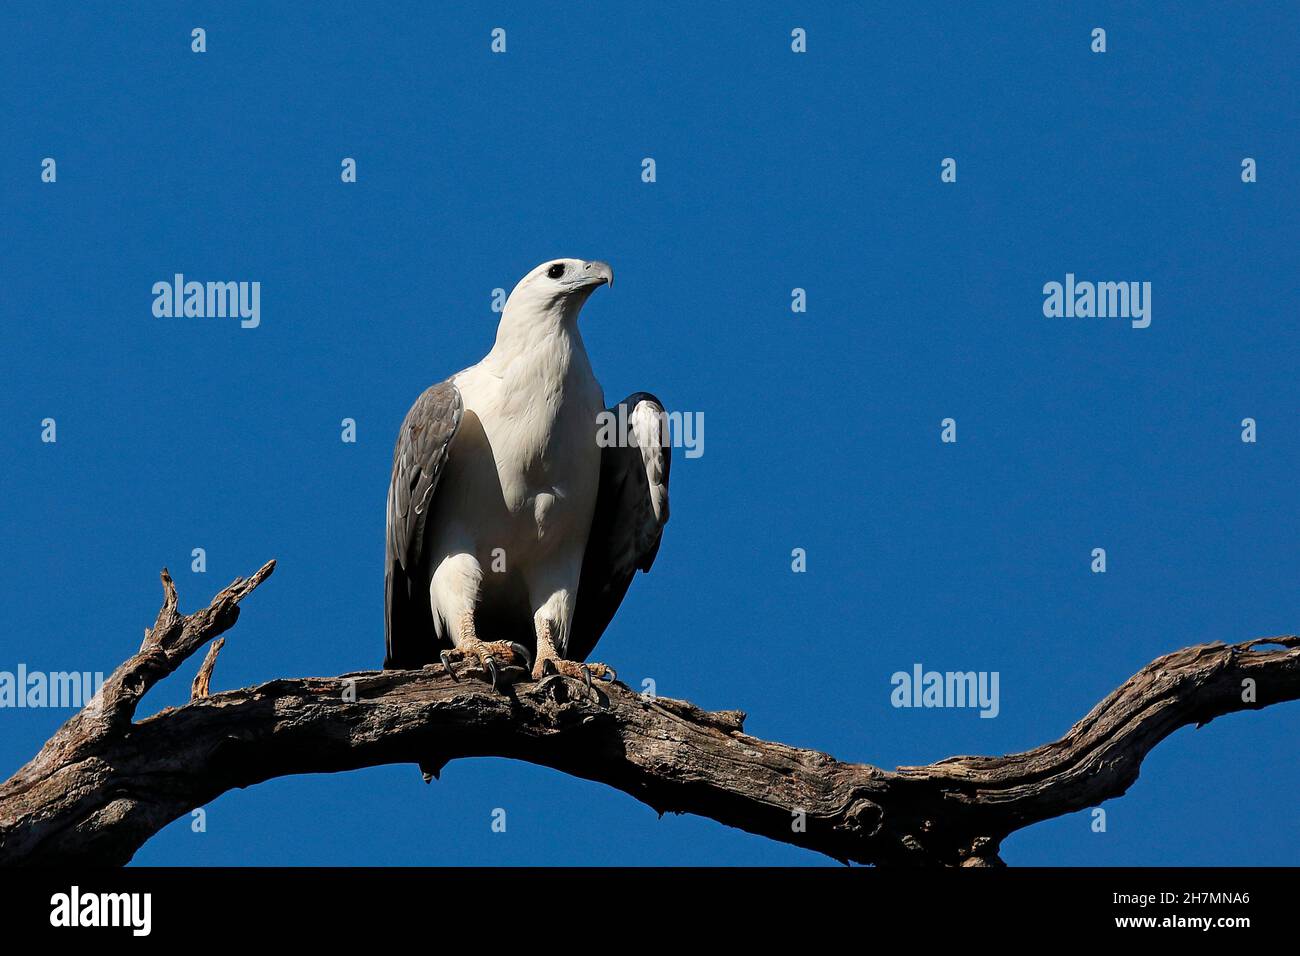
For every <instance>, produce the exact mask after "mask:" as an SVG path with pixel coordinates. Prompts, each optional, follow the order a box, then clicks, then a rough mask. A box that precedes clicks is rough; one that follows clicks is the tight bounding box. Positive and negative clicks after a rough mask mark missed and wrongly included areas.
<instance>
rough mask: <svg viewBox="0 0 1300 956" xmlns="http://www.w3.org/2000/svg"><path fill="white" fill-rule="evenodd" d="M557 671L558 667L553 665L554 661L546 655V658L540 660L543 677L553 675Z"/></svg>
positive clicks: (558, 670)
mask: <svg viewBox="0 0 1300 956" xmlns="http://www.w3.org/2000/svg"><path fill="white" fill-rule="evenodd" d="M559 672H560V669H559V668H558V667H556V666H555V661H554V660H552V659H551V658H549V657H548V658H547V659H546V660H544V661H542V676H543V677H554V676H555V675H556V674H558V673H559Z"/></svg>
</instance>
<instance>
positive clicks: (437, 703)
mask: <svg viewBox="0 0 1300 956" xmlns="http://www.w3.org/2000/svg"><path fill="white" fill-rule="evenodd" d="M273 568H274V562H272V563H270V564H267V565H266V566H265V567H263V568H262V569H261V570H260V571H258V572H257V574H255V575H253V577H251V578H249V579H247V580H243V579H240V580H236V581H235V582H234V583H233V584H232V585H231V586H230V587H228V588H226V589H225V590H224V591H222V592H221V593H220V594H218V595H217V597H216V598H215V599H214V600H213V602H212V604H211V605H210V606H209V607H207V608H204V609H203V610H201V611H198V612H197V613H195V614H192V615H188V616H186V615H181V614H179V613H178V611H177V609H176V589H175V587H174V585H173V584H172V581H171V578H170V576H169V575H168V574H167V572H166V571H164V572H163V587H164V601H163V607H162V610H161V611H160V612H159V614H158V620H157V622H156V623H155V625H154V627H153V628H151V629H150V630H149V631H147V632H146V635H145V641H144V644H143V646H142V647H141V649H140V652H139V653H138V654H136V655H135V656H134V657H132V658H131V659H130V660H128V661H127V662H126V663H124V664H123V665H122V666H121V667H119V668H118V669H117V670H116V671H115V672H114V673H113V675H112V676H111V677H110V678H109V679H108V681H107V682H106V684H105V686H104V689H103V691H102V695H101V697H102V699H98V700H96V701H95V702H92V705H91V706H89V707H87V708H86V709H85V710H83V711H82V712H81V713H79V714H77V715H76V716H74V717H73V718H71V719H70V720H69V721H68V722H67V723H66V724H65V725H64V726H63V727H62V728H61V729H60V730H59V731H58V732H57V733H56V734H55V735H54V737H52V738H51V739H50V741H49V742H48V743H46V744H45V746H44V747H43V748H42V750H41V751H40V753H39V754H37V755H36V757H35V758H33V759H32V761H31V762H30V763H28V764H27V765H26V766H24V767H23V768H22V769H20V770H19V771H18V772H17V773H16V774H15V775H14V776H13V777H12V778H11V779H10V780H9V781H7V782H6V783H4V784H3V785H0V863H6V864H15V863H57V862H78V863H109V864H121V863H125V862H127V861H128V860H130V859H131V857H132V855H133V854H134V853H135V851H136V850H137V849H138V848H139V847H140V846H141V845H142V844H143V843H144V842H145V841H146V840H148V839H149V838H150V837H151V836H152V835H153V834H154V833H156V832H157V831H158V830H159V829H161V828H162V827H163V826H165V825H166V824H167V823H169V822H170V821H172V820H174V819H176V818H177V817H180V816H181V815H183V814H186V813H188V812H190V811H191V810H193V809H194V808H196V807H199V806H202V805H203V804H205V803H207V802H209V801H211V800H212V799H214V798H215V797H217V796H218V795H220V794H222V793H224V792H225V791H227V790H230V789H232V788H235V787H247V786H251V785H252V784H255V783H259V782H261V781H263V780H268V779H270V778H272V777H279V776H285V775H288V774H295V773H321V772H336V771H343V770H351V769H354V768H357V767H368V766H374V765H377V764H391V763H415V764H420V765H421V766H423V767H425V768H426V769H428V770H429V771H430V772H433V773H435V774H436V772H437V770H438V769H440V768H441V767H442V766H443V765H445V764H446V763H447V762H448V761H450V760H454V759H456V758H458V757H477V756H499V757H513V758H516V759H518V760H525V761H528V762H531V763H535V764H540V765H543V766H547V767H552V768H554V769H556V770H560V771H563V772H565V773H570V774H573V775H575V776H579V777H584V778H587V779H590V780H595V781H599V782H601V783H605V784H608V785H609V786H612V787H615V788H617V789H619V790H622V791H624V792H626V793H628V794H631V795H632V796H633V797H635V798H636V799H638V800H640V801H642V802H643V803H646V804H648V805H649V806H651V807H653V808H654V809H656V810H658V811H659V812H661V813H663V812H666V811H673V812H679V813H696V814H700V815H702V816H707V817H711V818H713V819H715V820H718V821H720V822H722V823H725V824H728V825H730V826H734V827H739V828H741V829H743V830H747V831H749V832H751V833H756V834H760V835H762V836H766V837H769V838H771V839H774V840H780V841H782V842H785V843H792V844H795V845H796V846H803V847H807V848H809V849H812V850H817V851H819V852H821V853H825V854H827V855H829V856H831V857H834V858H835V859H838V860H843V861H856V862H860V863H876V864H903V865H966V866H973V865H997V864H999V863H1000V862H1001V861H1000V860H999V858H998V848H999V845H1000V843H1001V841H1002V839H1003V838H1004V837H1005V836H1006V835H1007V834H1009V833H1011V832H1012V831H1014V830H1017V829H1020V828H1021V827H1025V826H1028V825H1030V824H1032V823H1036V822H1038V821H1040V820H1045V819H1048V818H1049V817H1054V816H1059V815H1061V814H1063V813H1069V812H1071V811H1075V810H1079V809H1083V808H1085V807H1090V806H1095V805H1097V804H1098V803H1100V802H1102V801H1104V800H1107V799H1110V798H1112V797H1117V796H1119V795H1121V794H1123V793H1124V792H1125V790H1127V788H1128V787H1129V786H1130V785H1131V784H1132V783H1133V781H1134V780H1136V779H1137V776H1138V770H1139V767H1140V765H1141V762H1142V760H1143V758H1144V757H1145V756H1146V754H1147V753H1148V752H1149V751H1150V750H1151V749H1152V748H1153V747H1154V746H1155V745H1156V744H1157V743H1159V742H1160V741H1161V740H1163V739H1164V738H1165V737H1167V736H1169V734H1171V733H1173V732H1174V731H1175V730H1177V729H1178V728H1179V727H1182V726H1184V725H1187V724H1191V723H1197V724H1204V723H1206V722H1208V721H1209V720H1212V719H1213V718H1215V717H1217V716H1219V715H1221V714H1227V713H1231V712H1233V711H1238V710H1254V709H1258V708H1261V707H1264V706H1267V705H1269V704H1273V703H1277V702H1279V701H1285V700H1294V699H1296V698H1297V697H1300V637H1295V636H1287V637H1275V638H1267V639H1263V640H1258V641H1248V642H1246V643H1243V644H1236V645H1224V644H1217V643H1216V644H1203V645H1198V646H1196V647H1189V648H1186V649H1184V650H1180V651H1175V652H1174V653H1172V654H1168V655H1166V656H1164V657H1161V658H1159V659H1158V660H1156V661H1153V662H1152V663H1151V664H1148V665H1147V666H1146V667H1144V668H1142V670H1140V671H1139V672H1138V673H1137V674H1135V675H1134V676H1133V677H1131V678H1130V679H1129V680H1128V681H1127V682H1125V683H1124V685H1123V686H1122V687H1120V688H1119V689H1118V690H1116V691H1115V692H1114V693H1112V694H1111V695H1110V696H1109V697H1107V698H1106V699H1105V700H1103V701H1102V702H1101V703H1100V704H1098V705H1097V706H1096V707H1094V708H1093V709H1092V711H1091V712H1090V713H1089V714H1088V715H1087V716H1086V717H1084V718H1083V719H1082V720H1080V721H1079V722H1078V723H1077V724H1075V726H1074V727H1072V728H1071V729H1070V731H1069V732H1068V733H1067V734H1066V735H1065V736H1064V737H1062V738H1061V739H1060V740H1057V741H1054V742H1052V743H1049V744H1046V745H1044V746H1042V747H1038V748H1036V749H1034V750H1031V751H1027V752H1025V753H1020V754H1012V755H1009V756H1005V757H950V758H948V759H947V760H942V761H939V762H938V763H936V764H932V765H930V766H925V767H901V768H899V769H898V770H896V771H892V772H891V771H885V770H881V769H879V768H876V767H872V766H868V765H865V764H854V763H844V762H841V761H838V760H835V759H834V758H832V757H830V756H828V755H826V754H823V753H819V752H817V751H813V750H802V749H798V748H795V747H788V746H785V745H784V744H779V743H772V742H768V741H764V740H759V739H757V738H754V737H750V736H748V735H746V734H745V733H744V732H743V731H742V722H743V720H744V714H742V713H740V712H739V711H721V712H708V711H703V710H700V709H699V708H697V707H695V706H694V705H692V704H689V703H686V702H684V701H676V700H670V699H667V698H662V697H661V698H657V699H651V698H647V697H645V696H642V695H640V694H637V693H635V692H633V691H632V690H630V689H628V688H627V687H624V686H623V685H621V684H598V685H597V686H596V688H595V690H594V693H590V694H589V693H588V692H587V691H586V689H585V688H584V687H583V686H582V685H581V684H579V683H577V682H575V681H571V680H569V679H568V678H562V677H552V678H548V679H546V680H544V681H542V682H539V683H522V684H518V685H515V686H514V687H513V688H510V689H509V692H508V693H504V694H503V693H497V692H494V691H493V690H492V689H491V687H490V686H488V685H487V684H486V683H483V682H481V681H477V680H467V679H464V678H462V679H461V680H460V681H456V680H453V679H452V677H451V676H449V675H448V674H447V673H446V671H445V669H444V668H443V667H442V666H441V665H439V666H436V667H431V668H426V669H424V670H418V671H379V672H374V671H365V672H359V673H355V674H345V675H343V676H341V677H330V678H315V677H309V678H302V679H297V680H275V681H271V682H270V683H267V684H262V685H261V686H259V687H252V688H245V689H243V690H234V691H227V692H224V693H220V694H215V695H212V696H207V683H208V680H209V679H210V677H211V670H212V664H213V663H214V662H215V659H216V650H217V649H219V648H216V649H214V650H212V651H210V652H209V654H208V657H207V659H206V660H205V662H204V666H203V668H202V670H201V674H200V677H199V678H196V680H195V688H194V692H193V697H192V699H191V701H190V702H189V703H188V704H186V705H185V706H183V707H179V708H173V709H168V710H164V711H162V712H161V713H159V714H156V715H154V716H152V717H149V718H146V719H144V720H140V721H136V720H135V719H134V717H135V709H136V705H137V704H138V702H139V700H140V698H141V697H143V696H144V694H145V692H146V691H147V690H148V689H149V688H150V687H152V686H153V685H154V684H155V683H157V682H158V681H159V680H161V679H163V678H164V677H166V676H167V675H169V674H171V673H172V672H173V671H175V670H176V668H177V667H178V666H179V665H180V664H181V663H182V662H183V661H184V660H185V659H186V658H188V657H190V656H191V655H192V654H194V653H195V652H197V651H198V650H199V649H200V648H201V647H203V646H204V645H205V644H207V643H208V642H210V641H212V640H213V638H215V637H216V636H217V635H219V634H220V633H222V632H223V631H225V630H227V629H228V628H229V627H230V626H231V625H233V624H234V622H235V620H236V619H237V617H238V615H239V602H240V601H241V600H242V599H243V598H244V597H246V596H247V595H248V594H249V593H250V592H251V591H252V590H253V589H254V588H256V587H257V586H258V584H260V583H261V582H262V581H263V580H265V579H266V577H267V576H268V575H270V573H271V571H272V570H273ZM1261 645H1273V646H1272V647H1270V648H1268V649H1257V648H1259V647H1260V646H1261ZM1247 681H1251V682H1253V685H1252V686H1253V688H1254V696H1253V697H1252V696H1251V695H1250V694H1248V693H1246V683H1245V682H1247ZM800 818H801V819H802V820H803V821H804V826H803V827H802V828H801V827H797V826H794V825H793V824H794V823H795V821H796V819H800Z"/></svg>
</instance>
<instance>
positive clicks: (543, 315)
mask: <svg viewBox="0 0 1300 956" xmlns="http://www.w3.org/2000/svg"><path fill="white" fill-rule="evenodd" d="M613 284H614V270H613V269H611V268H610V267H609V265H608V264H607V263H604V262H594V261H593V262H588V261H586V260H584V259H549V260H547V261H546V262H543V263H542V264H541V265H540V266H538V267H537V268H536V269H534V270H533V271H532V272H530V273H528V275H526V276H524V277H523V278H522V279H520V280H519V284H518V285H517V286H515V288H514V291H513V292H511V293H510V298H508V299H506V307H505V311H504V312H503V313H502V316H501V319H502V321H503V322H508V321H511V320H512V319H514V320H516V321H517V320H518V319H520V318H526V319H533V320H536V319H541V320H546V319H551V320H556V319H559V320H565V319H574V318H576V317H577V315H578V313H579V312H580V311H581V310H582V306H583V303H585V302H586V301H587V297H588V296H590V295H591V293H592V290H593V289H595V288H596V286H601V285H613Z"/></svg>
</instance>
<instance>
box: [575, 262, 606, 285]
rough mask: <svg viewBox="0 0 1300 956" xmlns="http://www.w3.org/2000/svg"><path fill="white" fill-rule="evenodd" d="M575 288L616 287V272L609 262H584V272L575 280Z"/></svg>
mask: <svg viewBox="0 0 1300 956" xmlns="http://www.w3.org/2000/svg"><path fill="white" fill-rule="evenodd" d="M573 285H574V288H578V289H587V288H593V289H594V288H595V287H596V286H598V285H608V286H610V287H611V288H612V287H613V285H614V270H613V269H611V268H610V267H609V263H608V262H595V261H593V262H584V263H583V264H582V272H581V273H580V274H579V275H577V276H576V277H575V278H574V280H573Z"/></svg>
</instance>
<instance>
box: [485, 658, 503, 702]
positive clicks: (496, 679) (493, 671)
mask: <svg viewBox="0 0 1300 956" xmlns="http://www.w3.org/2000/svg"><path fill="white" fill-rule="evenodd" d="M483 667H484V668H485V669H486V670H487V672H488V676H489V677H490V678H492V689H493V690H494V691H496V692H497V693H500V692H501V671H500V669H499V668H498V667H497V660H496V658H495V657H492V656H491V655H488V658H487V660H485V661H484V662H483Z"/></svg>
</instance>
